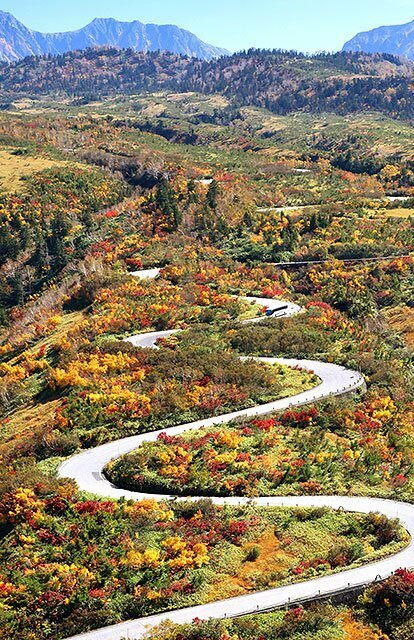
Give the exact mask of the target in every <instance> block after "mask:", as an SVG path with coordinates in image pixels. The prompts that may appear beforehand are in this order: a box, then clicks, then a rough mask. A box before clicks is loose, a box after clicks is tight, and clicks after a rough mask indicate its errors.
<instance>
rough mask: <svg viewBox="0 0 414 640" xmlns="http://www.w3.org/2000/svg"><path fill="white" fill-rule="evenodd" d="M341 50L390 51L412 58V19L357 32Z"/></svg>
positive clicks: (413, 49)
mask: <svg viewBox="0 0 414 640" xmlns="http://www.w3.org/2000/svg"><path fill="white" fill-rule="evenodd" d="M343 51H364V52H365V53H391V54H393V55H398V56H405V57H407V58H410V59H411V60H414V21H413V22H409V23H408V24H402V25H396V26H391V27H378V28H377V29H372V31H365V32H363V33H358V34H357V35H356V36H355V37H354V38H352V40H349V42H347V43H346V44H345V45H344V47H343Z"/></svg>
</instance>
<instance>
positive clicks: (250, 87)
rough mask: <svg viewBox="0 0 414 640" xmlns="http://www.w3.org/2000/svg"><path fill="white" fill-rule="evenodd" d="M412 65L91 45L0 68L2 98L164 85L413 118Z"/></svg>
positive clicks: (86, 96) (283, 108)
mask: <svg viewBox="0 0 414 640" xmlns="http://www.w3.org/2000/svg"><path fill="white" fill-rule="evenodd" d="M413 74H414V67H413V65H412V64H411V63H410V62H408V61H405V60H402V59H400V58H398V57H395V56H390V55H387V54H374V55H368V54H363V53H336V54H320V55H317V56H312V57H307V56H305V55H304V54H298V53H297V52H283V51H261V50H250V51H248V52H241V53H238V54H235V55H233V56H228V57H223V58H220V59H218V60H214V61H211V62H202V61H200V60H194V59H189V58H186V57H182V56H178V55H174V54H169V53H158V52H156V53H146V54H145V53H137V52H135V51H132V50H130V49H128V50H122V51H119V50H117V49H88V50H86V51H82V52H80V51H78V52H71V53H67V54H64V55H59V56H55V57H52V56H45V57H32V58H26V59H25V60H23V61H21V62H17V63H13V64H10V65H7V64H5V65H3V66H2V67H1V69H0V84H1V89H2V100H3V103H4V104H3V106H4V107H7V105H8V104H9V103H10V101H12V100H13V98H15V97H16V95H17V96H18V95H21V94H25V95H29V96H36V95H44V94H51V93H52V94H60V95H63V96H69V97H71V98H77V99H80V98H81V99H82V100H84V101H90V100H94V99H97V98H101V97H102V96H108V95H116V94H119V93H122V94H136V93H138V92H140V91H147V90H158V89H166V90H171V91H179V92H187V91H197V92H199V93H203V94H216V93H218V94H222V95H225V96H226V97H228V98H230V99H231V100H232V101H233V102H234V103H236V104H239V105H256V106H259V107H265V108H267V109H270V110H271V111H273V112H274V113H277V114H286V113H290V112H293V111H305V112H324V111H334V112H337V113H341V114H346V113H354V112H358V111H363V110H374V111H381V112H384V113H387V114H390V115H392V116H398V117H401V118H411V117H412V116H413V115H414V99H413V94H412V90H411V82H412V79H413Z"/></svg>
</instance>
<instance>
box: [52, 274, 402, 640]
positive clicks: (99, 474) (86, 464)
mask: <svg viewBox="0 0 414 640" xmlns="http://www.w3.org/2000/svg"><path fill="white" fill-rule="evenodd" d="M159 273H160V270H159V269H151V270H145V271H137V272H134V273H133V274H131V275H134V276H136V277H140V278H146V279H148V278H155V277H157V276H158V275H159ZM245 299H247V300H249V301H251V302H252V303H256V304H260V305H261V306H265V307H267V308H268V309H269V310H273V311H274V316H275V317H282V316H291V315H294V314H296V313H299V312H300V311H301V309H300V307H298V306H297V305H294V304H292V303H287V302H283V301H280V300H267V299H263V298H245ZM261 319H262V318H259V319H254V320H252V321H253V322H256V321H257V320H259V321H260V320H261ZM252 321H245V322H252ZM174 333H176V331H162V332H151V333H146V334H138V335H136V336H132V337H130V338H127V339H126V340H127V341H128V342H131V343H132V344H134V345H135V346H139V347H146V348H158V347H157V344H156V343H157V341H158V340H159V339H160V338H163V337H167V336H170V335H172V334H174ZM255 359H256V360H259V361H261V362H267V363H271V364H272V363H279V364H282V365H287V366H299V367H301V368H303V369H306V370H309V371H313V372H314V373H315V374H316V375H317V376H318V377H319V378H320V380H321V382H320V384H319V385H318V386H317V387H314V388H312V389H310V390H308V391H304V392H302V393H300V394H298V395H296V396H291V397H288V398H283V399H281V400H277V401H275V402H271V403H268V404H264V405H260V406H256V407H251V408H248V409H243V410H240V411H235V412H233V413H229V414H225V415H221V416H215V417H213V418H207V419H204V420H198V421H196V422H192V423H189V424H182V425H178V426H175V427H170V428H169V429H163V430H162V431H155V432H150V433H145V434H141V435H138V436H132V437H130V438H124V439H122V440H118V441H116V442H109V443H108V444H105V445H102V446H100V447H96V448H95V449H92V450H90V451H85V452H82V453H80V454H78V455H76V456H74V457H72V458H70V459H69V460H67V461H65V462H64V463H63V464H62V465H61V467H60V469H59V476H60V477H65V478H72V479H73V480H76V482H77V484H78V486H79V488H80V489H81V490H84V491H88V492H91V493H93V494H95V495H97V496H102V497H110V498H121V497H124V498H127V499H132V500H142V499H144V498H153V499H156V500H166V499H168V498H175V496H165V495H158V494H145V493H138V492H133V491H127V490H124V489H120V488H118V487H116V486H114V485H113V484H111V482H109V481H108V480H107V479H106V478H105V476H104V475H103V469H104V467H105V466H106V465H107V463H108V462H110V461H111V460H113V459H115V458H118V457H119V456H121V455H124V454H126V453H129V452H131V451H133V450H134V449H136V448H137V447H139V446H140V445H141V444H142V443H144V442H151V441H155V440H156V439H157V437H158V435H159V434H160V433H161V432H164V433H168V434H169V435H178V434H182V433H184V432H185V431H191V430H196V429H200V428H203V427H210V426H212V425H217V424H225V423H228V422H230V421H232V420H236V419H241V418H247V417H253V416H258V415H265V414H269V413H272V412H274V411H279V410H283V409H286V408H289V407H291V406H299V405H302V404H309V403H312V402H315V401H317V400H322V399H325V398H328V397H331V396H337V395H343V394H346V393H350V392H354V391H357V390H358V389H364V388H365V380H364V378H363V376H362V375H361V374H360V373H358V372H356V371H351V370H349V369H345V368H344V367H340V366H338V365H335V364H331V363H324V362H317V361H312V360H294V359H285V358H255ZM190 499H191V500H197V499H199V498H197V497H191V498H190ZM212 500H213V502H214V503H215V504H221V505H222V504H229V505H241V504H251V503H254V504H256V505H259V506H275V507H281V506H286V507H292V506H293V507H294V506H301V507H331V508H334V509H343V510H345V511H349V512H359V513H371V512H378V513H381V514H384V515H386V516H387V517H389V518H399V519H400V521H401V523H402V524H403V525H404V526H405V528H406V529H407V531H408V532H409V534H410V535H411V541H410V544H409V545H408V546H407V547H406V548H405V549H404V550H403V551H400V552H399V553H397V554H395V555H393V556H390V557H388V558H386V559H384V560H380V561H377V562H374V563H372V564H369V565H365V566H360V567H357V568H354V569H349V570H347V571H343V572H341V573H337V574H334V575H328V576H324V577H322V578H316V579H312V580H308V581H306V582H300V583H296V584H291V585H287V586H283V587H278V588H276V589H269V590H267V591H262V592H256V593H252V594H247V595H243V596H238V597H235V598H230V599H227V600H222V601H218V602H212V603H209V604H205V605H199V606H195V607H189V608H186V609H179V610H176V611H169V612H166V613H162V614H158V615H154V616H150V617H145V618H140V619H138V620H130V621H128V622H124V623H121V624H118V625H113V626H110V627H105V628H102V629H97V630H95V631H90V632H86V633H82V634H79V635H77V636H72V638H70V639H67V640H121V639H123V638H131V640H132V639H136V640H138V639H139V638H143V637H145V635H146V633H147V632H148V630H149V629H151V628H153V627H154V626H157V625H159V624H160V623H161V622H163V621H165V620H171V621H172V622H175V623H188V622H192V620H194V618H200V619H209V618H224V617H237V616H240V615H243V614H246V613H257V612H260V611H267V610H270V609H272V608H276V607H279V606H283V605H288V604H289V603H294V602H303V601H306V600H310V599H312V598H315V597H318V596H329V595H333V594H334V593H337V592H338V590H342V589H352V588H355V587H361V586H364V585H367V584H369V583H371V582H374V581H375V580H377V579H380V578H381V579H384V578H386V577H388V576H389V575H391V574H392V573H393V572H394V571H395V570H397V569H399V568H401V567H413V566H414V505H410V504H407V503H401V502H394V501H392V500H381V499H376V498H354V497H342V496H300V497H274V496H272V497H268V498H266V497H264V498H255V499H253V500H252V499H248V498H239V497H229V498H213V499H212Z"/></svg>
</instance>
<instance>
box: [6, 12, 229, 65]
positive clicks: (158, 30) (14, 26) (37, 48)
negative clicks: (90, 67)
mask: <svg viewBox="0 0 414 640" xmlns="http://www.w3.org/2000/svg"><path fill="white" fill-rule="evenodd" d="M88 47H116V48H119V49H128V48H131V49H134V50H135V51H157V50H160V51H170V52H171V53H178V54H184V55H188V56H191V57H197V58H200V59H202V60H212V59H213V58H218V57H220V56H222V55H226V54H228V53H229V52H228V51H226V50H225V49H220V48H218V47H213V46H212V45H210V44H206V43H205V42H203V41H202V40H200V39H199V38H197V36H195V35H194V34H192V33H190V32H189V31H186V30H185V29H180V28H179V27H176V26H174V25H156V24H143V23H142V22H139V21H138V20H135V21H134V22H119V21H117V20H114V19H112V18H97V19H95V20H93V21H92V22H91V23H90V24H88V25H87V26H86V27H84V28H83V29H79V30H78V31H67V32H64V33H40V32H39V31H33V30H32V29H28V28H27V27H25V25H24V24H23V23H21V22H19V20H17V19H16V18H15V17H14V16H12V15H11V14H10V13H6V12H5V11H0V60H3V61H5V62H14V61H16V60H20V59H22V58H24V57H26V56H31V55H42V54H48V53H50V54H61V53H66V52H67V51H73V50H76V49H86V48H88Z"/></svg>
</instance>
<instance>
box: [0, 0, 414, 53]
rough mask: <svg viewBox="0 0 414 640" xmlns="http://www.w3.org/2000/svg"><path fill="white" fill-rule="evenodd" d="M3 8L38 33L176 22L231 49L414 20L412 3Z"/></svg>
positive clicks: (250, 1) (275, 1) (303, 41)
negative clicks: (113, 23) (107, 22)
mask: <svg viewBox="0 0 414 640" xmlns="http://www.w3.org/2000/svg"><path fill="white" fill-rule="evenodd" d="M0 9H2V10H4V11H10V13H13V14H14V15H15V16H16V18H18V19H19V20H21V21H22V22H24V23H25V24H26V26H28V27H31V28H32V29H37V30H39V31H63V30H68V29H77V28H80V27H82V26H84V25H85V24H86V23H88V22H90V21H91V20H92V19H93V18H95V17H113V18H117V19H119V20H134V19H137V20H141V21H142V22H156V23H162V24H165V23H172V24H177V25H178V26H180V27H184V28H186V29H189V30H190V31H193V32H194V33H196V34H197V35H198V36H199V37H201V38H202V39H203V40H205V41H207V42H210V43H211V44H215V45H218V46H223V47H227V48H228V49H231V50H239V49H244V48H248V47H251V46H257V47H281V48H286V49H298V50H301V51H309V52H310V51H320V50H337V49H340V48H341V47H342V45H343V44H344V42H345V41H346V40H348V39H349V38H351V37H352V36H353V35H355V34H356V33H357V32H358V31H365V30H368V29H371V28H374V27H377V26H381V25H384V24H402V23H404V22H409V21H411V20H414V1H413V0H392V1H390V0H342V1H341V0H339V2H338V0H0Z"/></svg>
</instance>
